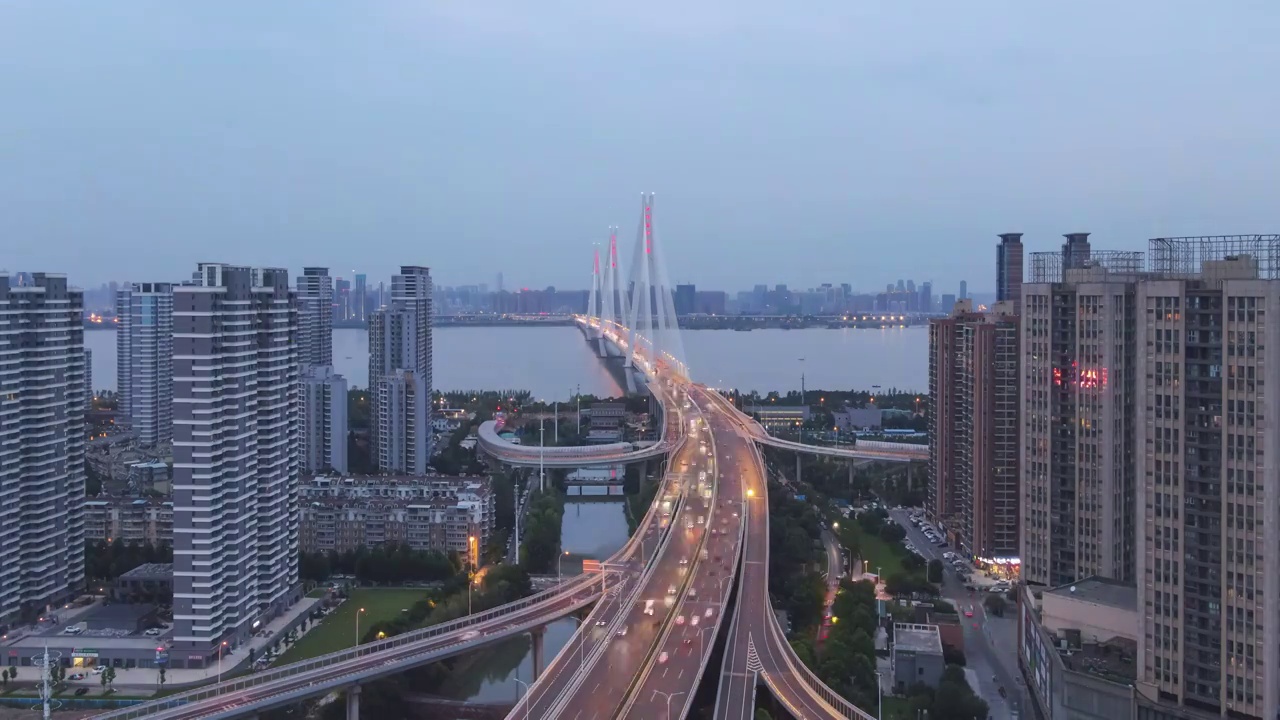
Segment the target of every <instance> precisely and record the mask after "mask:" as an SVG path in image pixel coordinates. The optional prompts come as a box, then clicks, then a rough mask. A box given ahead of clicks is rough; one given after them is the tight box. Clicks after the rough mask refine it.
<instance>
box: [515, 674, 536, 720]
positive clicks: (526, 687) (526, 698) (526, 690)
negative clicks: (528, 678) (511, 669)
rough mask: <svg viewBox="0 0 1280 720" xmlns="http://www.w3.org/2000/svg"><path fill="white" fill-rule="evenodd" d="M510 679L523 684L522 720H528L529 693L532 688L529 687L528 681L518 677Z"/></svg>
mask: <svg viewBox="0 0 1280 720" xmlns="http://www.w3.org/2000/svg"><path fill="white" fill-rule="evenodd" d="M512 680H515V681H516V682H518V683H520V684H521V685H523V686H524V720H529V693H531V692H533V688H531V687H529V683H527V682H525V681H523V680H521V679H520V678H512Z"/></svg>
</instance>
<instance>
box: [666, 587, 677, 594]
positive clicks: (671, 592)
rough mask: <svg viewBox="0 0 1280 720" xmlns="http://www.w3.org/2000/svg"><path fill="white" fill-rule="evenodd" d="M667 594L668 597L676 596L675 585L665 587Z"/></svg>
mask: <svg viewBox="0 0 1280 720" xmlns="http://www.w3.org/2000/svg"><path fill="white" fill-rule="evenodd" d="M667 594H668V595H675V594H676V586H675V585H668V586H667Z"/></svg>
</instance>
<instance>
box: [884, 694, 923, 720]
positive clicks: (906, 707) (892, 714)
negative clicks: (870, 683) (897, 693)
mask: <svg viewBox="0 0 1280 720" xmlns="http://www.w3.org/2000/svg"><path fill="white" fill-rule="evenodd" d="M881 702H882V704H883V705H884V718H885V720H915V718H913V717H911V701H910V700H908V699H907V698H900V697H891V696H889V695H886V696H884V699H883V700H882V701H881Z"/></svg>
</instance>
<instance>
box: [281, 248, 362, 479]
mask: <svg viewBox="0 0 1280 720" xmlns="http://www.w3.org/2000/svg"><path fill="white" fill-rule="evenodd" d="M357 277H363V276H357ZM297 282H298V327H299V333H298V335H299V341H298V360H299V364H300V368H301V373H300V375H301V379H302V380H301V381H302V390H301V396H302V397H301V401H302V408H301V414H302V439H301V441H300V443H299V446H300V448H301V451H302V472H304V473H308V474H316V473H322V472H326V471H337V472H346V471H347V380H346V378H344V377H342V376H341V375H339V374H338V373H336V372H334V369H333V312H332V309H331V308H332V305H333V280H332V278H330V277H329V269H328V268H322V267H309V268H303V270H302V275H299V276H298V281H297Z"/></svg>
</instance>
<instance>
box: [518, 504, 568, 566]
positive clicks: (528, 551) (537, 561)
mask: <svg viewBox="0 0 1280 720" xmlns="http://www.w3.org/2000/svg"><path fill="white" fill-rule="evenodd" d="M563 522H564V495H563V494H562V493H561V492H560V490H559V489H558V488H556V487H555V484H554V483H552V484H549V485H548V486H547V489H546V491H540V490H535V491H534V492H533V494H532V495H531V496H530V497H529V509H528V510H527V511H526V514H525V520H524V526H523V533H524V534H523V536H522V537H521V540H522V541H523V543H524V544H523V546H522V547H521V548H520V564H521V565H523V566H524V567H526V568H528V570H529V572H531V573H551V572H555V569H556V567H555V565H556V561H557V560H559V555H560V531H561V528H562V526H563Z"/></svg>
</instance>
